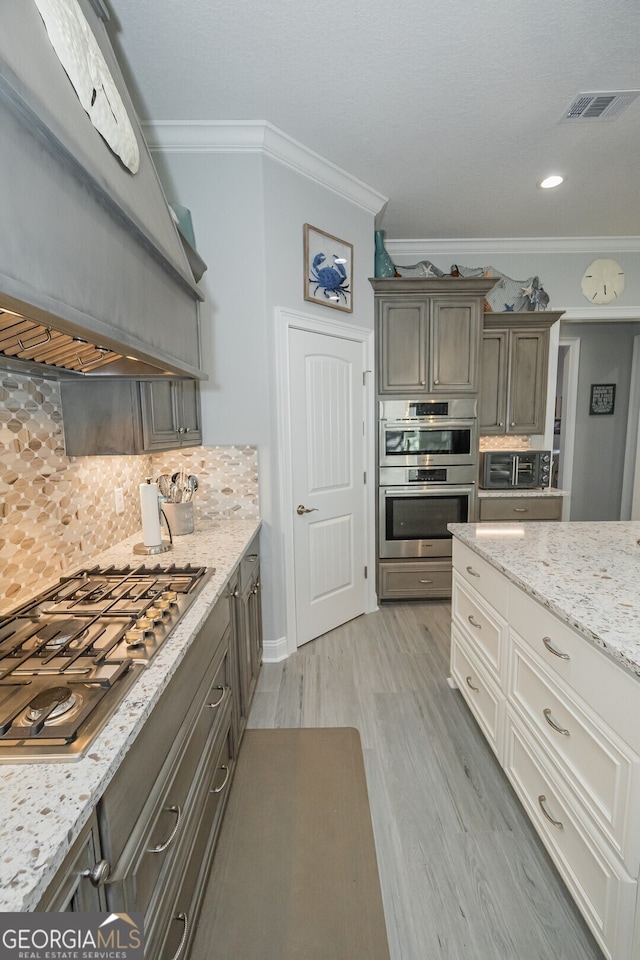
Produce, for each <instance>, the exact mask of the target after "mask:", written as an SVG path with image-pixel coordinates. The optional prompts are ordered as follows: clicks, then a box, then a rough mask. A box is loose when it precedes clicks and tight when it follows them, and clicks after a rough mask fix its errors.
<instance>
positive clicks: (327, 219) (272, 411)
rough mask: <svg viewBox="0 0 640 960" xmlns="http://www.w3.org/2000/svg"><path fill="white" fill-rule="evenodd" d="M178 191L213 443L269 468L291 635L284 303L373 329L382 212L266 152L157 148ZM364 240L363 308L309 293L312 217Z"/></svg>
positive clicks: (271, 621)
mask: <svg viewBox="0 0 640 960" xmlns="http://www.w3.org/2000/svg"><path fill="white" fill-rule="evenodd" d="M154 159H155V162H156V165H157V168H158V171H159V173H160V176H161V178H162V179H163V182H164V184H165V191H166V193H167V196H168V198H169V200H170V201H171V200H174V201H175V202H177V203H180V204H182V205H183V206H186V207H188V208H189V209H190V210H191V215H192V220H193V228H194V233H195V239H196V245H197V249H198V253H199V254H200V255H201V256H202V257H203V259H204V260H205V262H206V263H207V265H208V270H207V273H205V275H204V277H203V278H202V280H201V282H200V287H201V289H202V290H203V292H204V294H205V302H204V303H203V304H202V307H201V322H202V330H203V355H204V367H205V370H206V371H207V373H208V374H209V377H210V379H209V381H208V382H207V383H206V384H203V425H204V442H205V443H206V444H213V445H215V444H221V445H226V444H238V445H241V444H254V445H256V446H257V447H258V460H259V470H260V513H261V516H262V518H263V528H262V535H261V546H262V555H263V559H262V581H263V585H264V593H263V598H264V599H263V604H264V606H263V614H264V631H265V640H267V641H279V640H280V639H282V638H283V637H284V634H285V585H284V553H283V549H284V548H283V536H282V521H281V517H280V515H279V491H280V487H281V483H280V476H279V473H278V456H277V454H278V451H277V432H278V416H277V384H276V358H275V329H276V308H277V307H282V308H286V309H288V310H294V311H299V312H300V313H303V314H307V315H311V316H315V317H324V319H326V320H331V321H333V322H339V321H340V320H341V319H343V320H344V321H345V322H347V323H349V324H354V325H359V326H363V327H366V328H368V329H372V327H373V290H372V287H371V285H370V283H369V281H368V278H369V277H370V276H372V274H373V231H374V218H373V214H371V213H368V212H366V211H364V210H363V209H361V208H360V207H359V206H357V205H355V204H353V203H351V202H350V201H348V200H346V199H344V198H343V197H340V196H339V195H337V194H336V193H334V192H333V191H331V190H329V189H327V188H326V187H323V186H322V185H320V184H318V183H316V182H314V181H313V180H311V179H309V178H307V177H305V176H302V175H301V174H299V173H297V172H295V171H294V170H293V169H291V168H289V167H286V166H285V165H283V164H281V163H278V162H276V161H274V160H271V159H269V158H268V157H264V156H263V155H262V154H258V153H214V152H209V153H207V152H191V153H185V152H173V151H172V152H157V153H155V154H154ZM304 223H311V224H313V225H314V226H316V227H318V228H320V229H321V230H325V231H326V232H328V233H331V234H333V235H335V236H338V237H340V238H341V239H343V240H347V241H348V242H349V243H352V244H353V245H354V260H353V268H354V285H353V290H354V296H353V303H354V312H353V313H341V312H340V311H338V310H333V309H330V308H328V307H324V306H318V305H316V304H313V303H309V302H307V301H305V300H304V297H303V224H304Z"/></svg>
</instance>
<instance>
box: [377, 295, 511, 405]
mask: <svg viewBox="0 0 640 960" xmlns="http://www.w3.org/2000/svg"><path fill="white" fill-rule="evenodd" d="M371 283H372V285H373V287H374V290H375V300H376V335H377V357H378V394H379V395H380V396H385V397H392V396H395V397H399V398H400V397H420V396H429V395H438V394H444V395H456V396H459V395H462V396H465V395H468V394H475V393H477V391H478V365H479V353H480V336H481V331H482V316H483V307H484V296H485V294H486V293H487V291H488V290H490V289H491V287H492V286H493V285H494V284H495V280H491V279H489V280H487V279H485V278H480V279H470V278H453V277H451V278H443V279H432V280H427V279H417V278H414V277H409V278H406V277H405V278H394V279H384V280H378V279H376V280H372V281H371Z"/></svg>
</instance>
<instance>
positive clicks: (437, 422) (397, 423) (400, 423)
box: [380, 417, 478, 430]
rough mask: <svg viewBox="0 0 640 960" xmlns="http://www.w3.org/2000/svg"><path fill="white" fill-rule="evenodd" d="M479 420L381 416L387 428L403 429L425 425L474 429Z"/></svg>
mask: <svg viewBox="0 0 640 960" xmlns="http://www.w3.org/2000/svg"><path fill="white" fill-rule="evenodd" d="M477 423H478V421H477V420H475V419H472V420H453V419H451V418H449V417H412V418H410V419H409V418H408V419H406V420H385V419H384V417H381V418H380V424H381V426H383V427H384V429H385V430H402V429H403V427H414V426H416V425H417V426H425V427H451V428H452V429H453V430H456V429H458V428H465V427H469V428H471V429H474V428H475V427H476V425H477Z"/></svg>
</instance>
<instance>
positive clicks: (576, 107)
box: [562, 90, 640, 121]
mask: <svg viewBox="0 0 640 960" xmlns="http://www.w3.org/2000/svg"><path fill="white" fill-rule="evenodd" d="M638 94H640V90H612V91H607V92H606V93H579V94H578V95H577V97H575V99H574V100H573V103H571V105H570V106H569V107H568V108H567V109H566V110H565V112H564V115H563V117H562V119H563V120H570V121H574V120H615V119H616V118H617V117H618V116H619V115H620V114H621V113H622V111H623V110H624V109H625V108H626V107H628V106H629V104H630V103H632V102H633V101H634V100H635V99H636V97H637V96H638Z"/></svg>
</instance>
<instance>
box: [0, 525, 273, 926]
mask: <svg viewBox="0 0 640 960" xmlns="http://www.w3.org/2000/svg"><path fill="white" fill-rule="evenodd" d="M259 526H260V521H259V520H257V519H246V520H240V519H239V520H235V519H231V520H227V519H224V520H218V521H209V522H204V523H201V524H199V525H198V527H197V529H196V531H195V533H193V534H190V535H189V536H184V537H176V538H174V549H173V550H171V551H170V552H168V553H164V554H160V555H156V556H151V557H148V558H144V560H143V558H141V557H139V556H136V555H134V553H133V549H132V548H133V546H134V544H135V543H138V542H139V541H140V534H137V535H136V536H133V537H130V538H128V539H127V540H124V541H123V542H122V543H120V544H118V545H117V546H115V547H111V548H110V549H109V550H106V551H105V552H104V553H102V554H100V556H98V557H93V558H92V559H91V561H90V562H87V563H85V564H83V566H86V567H89V566H95V565H97V564H100V565H104V566H106V565H109V564H115V565H125V564H132V565H133V564H135V563H140V562H149V563H158V564H159V565H161V566H162V565H163V564H164V565H166V564H172V563H175V564H186V563H191V564H195V565H202V566H208V567H214V568H215V573H214V574H213V576H212V577H211V579H210V580H208V581H207V583H206V584H205V586H204V587H203V589H202V591H201V592H200V593H199V594H198V596H197V597H196V599H195V600H194V602H193V603H192V605H191V606H190V607H189V609H188V610H187V612H186V613H185V614H184V616H183V617H182V618H181V619H180V621H179V622H178V624H177V626H176V628H175V630H174V632H173V634H172V635H171V637H170V639H169V640H167V642H166V643H165V644H164V645H163V646H162V647H161V649H160V650H159V651H158V653H157V654H156V656H155V657H154V659H153V661H152V662H151V664H150V666H149V667H148V669H146V670H145V671H144V672H143V673H141V675H140V677H139V678H138V679H137V680H136V682H135V684H134V685H133V686H132V687H131V689H130V690H129V692H128V693H127V695H126V697H125V698H124V700H122V702H121V703H120V704H119V706H118V708H117V710H116V712H115V713H114V715H113V716H112V717H111V719H110V720H109V721H108V722H107V723H106V724H105V726H104V727H103V729H102V730H101V731H100V733H99V734H98V736H97V737H96V739H95V740H94V741H93V742H92V743H91V745H90V746H89V749H88V752H87V755H86V756H84V757H83V758H82V759H80V760H77V761H68V762H66V761H62V762H58V763H41V762H28V763H19V764H18V763H16V764H6V763H2V764H0V806H1V809H2V823H1V824H0V910H2V911H4V912H6V911H17V912H25V911H28V910H33V909H35V907H36V906H37V904H38V901H39V900H40V898H41V897H42V895H43V894H44V892H45V890H46V889H47V887H48V885H49V883H50V882H51V880H53V878H54V876H55V874H56V871H57V870H58V868H59V867H60V866H61V864H62V862H63V861H64V858H65V856H66V854H67V853H68V851H69V849H70V848H71V846H72V844H73V842H74V840H75V839H76V837H77V836H78V835H79V833H80V831H81V829H82V827H83V826H84V824H85V823H86V822H87V820H88V819H89V817H90V815H91V812H92V811H93V809H94V808H95V805H96V804H97V802H98V800H99V799H100V797H101V796H102V794H103V793H104V792H105V790H106V788H107V786H108V784H109V782H110V781H111V779H112V778H113V776H114V774H115V772H116V770H117V769H118V767H119V765H120V763H121V762H122V760H123V758H124V756H125V755H126V753H127V751H128V749H129V747H130V746H131V744H132V743H133V741H134V740H135V738H136V736H137V735H138V733H139V732H140V730H141V729H142V726H143V725H144V722H145V720H146V719H147V717H148V716H149V714H150V713H151V710H152V708H153V706H154V705H155V703H156V702H157V700H158V699H159V697H160V694H161V693H162V691H163V690H164V688H165V687H166V686H167V684H168V682H169V680H170V679H171V677H172V676H173V674H174V673H175V671H176V670H177V668H178V666H179V664H180V663H181V661H182V659H183V657H184V655H185V653H186V652H187V650H188V648H189V646H190V644H191V642H192V640H193V639H194V637H195V636H196V634H197V632H198V630H199V629H200V627H201V626H202V624H203V623H204V621H205V619H206V617H207V614H208V612H209V610H210V609H211V607H212V606H213V604H214V603H215V601H216V600H217V599H218V597H219V596H220V595H221V594H222V592H223V590H224V588H225V586H226V584H227V582H228V580H229V577H230V575H231V573H232V572H233V569H234V567H235V566H236V564H237V563H238V561H239V559H240V557H241V555H242V553H243V552H244V551H245V549H246V548H247V546H248V545H249V543H250V542H251V539H252V537H253V536H254V535H255V533H256V532H257V530H258V529H259Z"/></svg>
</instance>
